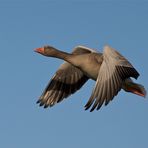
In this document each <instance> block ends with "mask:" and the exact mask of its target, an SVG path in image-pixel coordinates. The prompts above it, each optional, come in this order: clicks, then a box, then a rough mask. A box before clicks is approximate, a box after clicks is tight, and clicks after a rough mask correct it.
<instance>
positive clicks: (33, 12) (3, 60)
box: [0, 0, 148, 148]
mask: <svg viewBox="0 0 148 148" xmlns="http://www.w3.org/2000/svg"><path fill="white" fill-rule="evenodd" d="M147 39H148V1H142V0H139V1H136V0H135V1H113V0H105V1H103V0H101V1H99V0H98V1H97V0H96V1H95V0H94V1H91V0H90V1H89V0H86V1H84V0H76V1H74V0H73V1H60V2H58V1H54V0H53V1H48V0H43V1H41V0H40V1H39V0H38V1H37V0H30V1H28V2H27V1H25V0H24V1H23V0H22V1H19V0H10V1H9V0H0V48H1V49H0V51H1V54H0V67H1V73H0V88H1V93H0V99H1V103H0V147H3V148H10V147H12V148H26V147H27V148H33V147H35V148H41V147H52V148H59V147H60V148H66V147H70V148H75V147H77V148H82V147H85V148H90V147H100V148H108V147H109V148H115V147H120V148H125V147H127V148H139V147H143V148H144V147H148V139H147V137H148V118H147V115H148V100H147V99H144V98H142V97H139V96H136V95H133V94H130V93H125V92H124V91H121V92H120V93H119V94H118V96H117V97H115V99H114V100H113V101H112V102H111V103H110V104H109V105H108V106H107V107H102V108H101V110H99V111H94V112H93V113H90V112H89V111H84V105H85V103H86V102H87V100H88V99H89V97H90V95H91V91H92V88H93V86H94V84H95V83H94V82H93V81H91V80H90V81H89V82H88V83H87V84H86V85H85V86H84V87H83V88H82V89H81V90H80V91H78V92H77V93H76V94H74V95H72V96H70V97H69V98H68V99H66V100H64V101H63V102H62V103H60V104H58V105H56V106H54V107H53V108H48V109H46V110H45V109H43V108H40V107H38V105H37V104H36V101H37V99H38V97H39V96H40V95H41V93H42V91H43V89H44V88H45V86H46V85H47V83H48V81H49V79H50V78H51V77H52V76H53V74H54V72H55V71H56V70H57V68H58V67H59V65H60V64H61V63H62V62H63V61H61V60H59V59H53V58H47V57H43V56H41V55H39V54H36V53H35V52H34V51H33V49H34V48H37V47H41V46H44V45H47V44H49V45H52V46H55V47H56V48H58V49H61V50H64V51H66V52H71V50H72V48H73V47H75V46H77V45H85V46H88V47H92V48H96V49H98V51H102V50H103V46H104V45H105V44H109V45H110V46H112V47H114V48H116V49H118V51H119V52H121V53H122V54H123V55H124V56H125V57H126V58H128V59H129V61H130V62H131V63H132V64H133V65H134V66H135V68H136V69H137V70H138V71H139V73H140V74H141V75H140V77H139V79H138V80H137V82H139V83H141V84H143V85H144V86H145V88H146V89H147V88H148V79H147V75H148V68H147V62H148V58H147V55H148V43H147Z"/></svg>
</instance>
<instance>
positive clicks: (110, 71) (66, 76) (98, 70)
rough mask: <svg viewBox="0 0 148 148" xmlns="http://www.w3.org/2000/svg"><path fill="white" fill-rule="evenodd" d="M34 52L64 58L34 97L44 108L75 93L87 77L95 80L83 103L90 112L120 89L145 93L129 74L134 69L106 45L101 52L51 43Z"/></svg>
mask: <svg viewBox="0 0 148 148" xmlns="http://www.w3.org/2000/svg"><path fill="white" fill-rule="evenodd" d="M35 52H37V53H40V54H42V55H44V56H47V57H55V58H59V59H62V60H64V61H65V62H64V63H63V64H62V65H61V66H60V67H59V69H58V70H57V72H56V73H55V75H54V76H53V77H52V78H51V80H50V82H49V84H48V85H47V87H46V88H45V90H44V92H43V93H42V95H41V96H40V98H39V100H38V101H37V103H39V104H40V106H44V108H47V107H48V106H50V107H51V106H53V105H55V104H56V103H59V102H61V101H62V100H63V99H64V98H67V97H68V96H69V95H71V94H73V93H75V92H76V91H77V90H79V89H80V88H81V87H82V86H83V85H84V84H85V82H86V81H87V80H88V79H92V80H94V81H96V83H95V86H94V89H93V91H92V94H91V96H90V98H89V100H88V102H87V103H86V105H85V110H87V109H89V108H90V107H91V106H92V108H91V109H90V111H91V112H92V111H93V110H94V109H97V110H98V109H100V107H101V106H102V105H103V104H105V105H107V104H108V103H109V102H110V101H111V100H112V99H113V98H114V96H116V95H117V94H118V92H119V91H120V90H121V89H123V90H125V91H126V92H131V93H134V94H137V95H139V96H143V97H145V96H146V90H145V88H144V87H143V86H142V85H141V84H137V83H134V82H133V80H132V79H131V78H130V77H133V78H135V79H137V78H138V76H139V73H138V72H137V70H136V69H135V68H134V67H133V66H132V65H131V63H130V62H129V61H128V60H127V59H126V58H124V57H123V56H122V55H121V54H120V53H119V52H117V51H116V50H115V49H113V48H111V47H109V46H105V47H104V50H103V53H99V52H97V51H96V50H94V49H90V48H87V47H84V46H77V47H76V48H74V50H73V51H72V53H66V52H63V51H60V50H58V49H56V48H54V47H52V46H44V47H41V48H37V49H35Z"/></svg>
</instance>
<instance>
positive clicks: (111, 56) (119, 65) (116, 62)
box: [85, 46, 139, 111]
mask: <svg viewBox="0 0 148 148" xmlns="http://www.w3.org/2000/svg"><path fill="white" fill-rule="evenodd" d="M138 76H139V73H138V72H137V71H136V69H135V68H134V67H133V66H132V65H131V63H130V62H129V61H128V60H127V59H125V58H124V57H123V56H122V55H121V54H120V53H119V52H117V51H116V50H115V49H113V48H111V47H109V46H105V47H104V51H103V62H102V65H101V67H100V71H99V74H98V77H97V81H96V84H95V87H94V89H93V92H92V95H91V97H90V99H89V101H88V102H87V104H86V105H85V109H86V110H87V109H89V108H90V106H91V105H92V104H93V106H92V108H91V110H90V111H93V110H94V109H95V108H97V110H98V109H100V107H101V106H102V104H103V103H104V102H105V105H107V104H108V103H109V101H111V100H112V99H113V97H114V96H116V95H117V93H118V92H119V91H120V90H121V87H122V83H123V81H124V80H125V79H126V78H129V77H134V78H136V79H137V78H138Z"/></svg>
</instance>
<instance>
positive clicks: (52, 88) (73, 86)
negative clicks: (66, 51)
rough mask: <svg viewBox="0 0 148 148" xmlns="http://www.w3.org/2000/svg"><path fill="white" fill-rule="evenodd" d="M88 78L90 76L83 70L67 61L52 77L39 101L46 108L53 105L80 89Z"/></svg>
mask: <svg viewBox="0 0 148 148" xmlns="http://www.w3.org/2000/svg"><path fill="white" fill-rule="evenodd" d="M87 80H88V77H87V76H85V75H84V74H83V72H82V71H81V70H79V69H78V68H76V67H74V66H72V65H71V64H69V63H67V62H65V63H64V64H62V65H61V66H60V68H59V69H58V71H57V72H56V74H55V75H54V76H53V77H52V79H51V80H50V82H49V84H48V85H47V87H46V89H45V90H44V92H43V94H42V95H41V96H40V98H39V100H38V101H37V103H40V106H42V105H44V107H45V108H46V107H48V106H53V105H54V104H56V103H58V102H60V101H62V100H63V99H64V98H67V97H68V96H69V95H71V94H73V93H75V92H76V91H77V90H79V89H80V88H81V87H82V86H83V84H84V83H85V82H86V81H87Z"/></svg>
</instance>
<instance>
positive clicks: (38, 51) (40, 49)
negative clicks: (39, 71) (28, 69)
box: [34, 47, 44, 54]
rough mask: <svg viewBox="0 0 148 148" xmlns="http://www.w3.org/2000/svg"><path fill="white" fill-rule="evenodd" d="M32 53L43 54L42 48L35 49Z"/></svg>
mask: <svg viewBox="0 0 148 148" xmlns="http://www.w3.org/2000/svg"><path fill="white" fill-rule="evenodd" d="M34 51H35V52H37V53H40V54H43V53H44V47H41V48H37V49H35V50H34Z"/></svg>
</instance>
